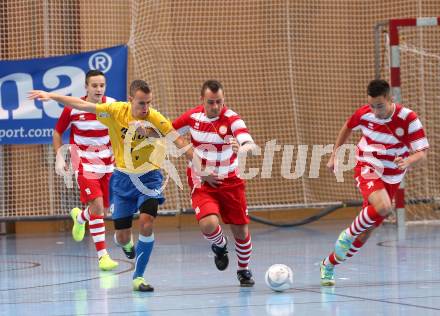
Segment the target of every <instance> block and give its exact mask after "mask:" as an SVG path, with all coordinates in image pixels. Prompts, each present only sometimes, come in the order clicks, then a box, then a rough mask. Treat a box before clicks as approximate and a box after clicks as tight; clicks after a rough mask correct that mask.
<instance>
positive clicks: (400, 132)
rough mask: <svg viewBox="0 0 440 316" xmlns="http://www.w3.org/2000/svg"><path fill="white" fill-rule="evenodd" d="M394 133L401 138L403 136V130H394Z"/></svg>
mask: <svg viewBox="0 0 440 316" xmlns="http://www.w3.org/2000/svg"><path fill="white" fill-rule="evenodd" d="M395 133H396V135H397V136H403V134H404V131H403V128H400V127H398V128H396V130H395Z"/></svg>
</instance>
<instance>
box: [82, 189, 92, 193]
mask: <svg viewBox="0 0 440 316" xmlns="http://www.w3.org/2000/svg"><path fill="white" fill-rule="evenodd" d="M84 191H86V193H87V194H88V195H90V194H92V191H90V189H89V188H86V189H85V190H84Z"/></svg>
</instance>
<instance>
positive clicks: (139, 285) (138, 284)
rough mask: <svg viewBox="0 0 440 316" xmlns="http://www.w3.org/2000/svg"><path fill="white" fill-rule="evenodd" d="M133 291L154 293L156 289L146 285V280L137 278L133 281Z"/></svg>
mask: <svg viewBox="0 0 440 316" xmlns="http://www.w3.org/2000/svg"><path fill="white" fill-rule="evenodd" d="M133 291H139V292H153V291H154V288H153V287H152V286H151V285H150V284H148V283H145V280H144V278H142V277H137V278H136V279H134V280H133Z"/></svg>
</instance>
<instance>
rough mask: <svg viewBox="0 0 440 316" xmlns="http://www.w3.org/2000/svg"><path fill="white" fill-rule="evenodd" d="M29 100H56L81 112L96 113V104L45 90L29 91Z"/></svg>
mask: <svg viewBox="0 0 440 316" xmlns="http://www.w3.org/2000/svg"><path fill="white" fill-rule="evenodd" d="M28 98H29V99H31V100H35V99H37V100H40V101H49V100H54V101H56V102H58V103H61V104H64V105H68V106H70V107H72V108H74V109H77V110H80V111H85V112H90V113H96V104H94V103H90V102H87V101H84V100H82V99H80V98H76V97H70V96H67V95H61V94H56V93H50V92H46V91H43V90H32V91H29V95H28Z"/></svg>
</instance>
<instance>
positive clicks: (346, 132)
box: [327, 123, 351, 172]
mask: <svg viewBox="0 0 440 316" xmlns="http://www.w3.org/2000/svg"><path fill="white" fill-rule="evenodd" d="M350 135H351V128H349V127H348V126H347V123H345V124H344V126H342V128H341V130H340V131H339V134H338V137H337V138H336V142H335V146H333V152H332V154H331V156H330V158H329V160H328V162H327V168H328V169H329V170H330V171H332V172H334V171H335V164H336V162H335V158H336V153H337V150H338V148H339V147H341V146H342V145H343V144H345V142H346V141H347V139H348V138H349V137H350Z"/></svg>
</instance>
